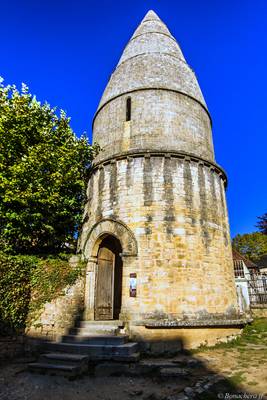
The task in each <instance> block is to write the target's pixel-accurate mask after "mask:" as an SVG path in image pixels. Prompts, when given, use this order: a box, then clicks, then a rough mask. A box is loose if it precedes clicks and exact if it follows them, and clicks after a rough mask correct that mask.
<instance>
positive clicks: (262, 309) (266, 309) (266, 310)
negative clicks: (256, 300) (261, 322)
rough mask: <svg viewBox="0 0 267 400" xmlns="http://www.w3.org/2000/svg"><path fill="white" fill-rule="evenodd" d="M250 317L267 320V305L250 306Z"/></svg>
mask: <svg viewBox="0 0 267 400" xmlns="http://www.w3.org/2000/svg"><path fill="white" fill-rule="evenodd" d="M251 312H252V316H253V317H256V318H267V304H255V305H253V306H251Z"/></svg>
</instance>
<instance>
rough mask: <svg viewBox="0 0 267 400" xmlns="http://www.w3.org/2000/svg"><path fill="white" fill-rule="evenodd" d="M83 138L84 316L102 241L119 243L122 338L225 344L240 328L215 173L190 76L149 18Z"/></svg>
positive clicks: (219, 175) (219, 176)
mask: <svg viewBox="0 0 267 400" xmlns="http://www.w3.org/2000/svg"><path fill="white" fill-rule="evenodd" d="M129 96H130V97H131V118H130V120H128V121H126V100H127V98H128V97H129ZM93 137H94V141H96V142H98V143H99V144H100V146H101V148H102V151H101V152H100V154H99V155H98V157H97V159H96V160H95V164H94V170H93V172H92V175H91V177H90V180H89V184H88V203H87V205H86V210H85V216H84V225H83V231H82V234H81V236H80V241H79V246H80V250H81V252H82V253H83V256H84V257H85V259H87V260H88V271H87V281H86V296H85V306H86V309H87V311H86V313H87V316H88V318H92V319H93V318H94V287H95V279H96V273H97V251H98V247H99V244H100V243H101V240H102V239H103V237H105V236H106V235H108V234H110V235H114V236H115V237H116V238H118V239H119V240H120V242H121V245H122V259H123V277H122V308H121V315H120V318H121V319H122V320H123V321H125V322H127V324H126V328H127V329H128V332H129V333H130V335H131V337H133V338H135V339H136V340H139V341H141V342H142V341H147V342H149V341H150V342H151V347H150V348H152V347H153V346H154V347H155V346H156V347H157V346H158V345H159V343H161V347H162V349H163V348H166V349H167V348H169V347H172V348H174V349H178V348H181V341H182V342H184V343H183V344H185V345H186V347H190V341H191V344H193V345H194V346H196V345H197V344H200V343H205V342H207V341H208V340H209V339H210V341H211V342H216V340H217V339H218V338H220V337H227V336H229V335H233V334H236V333H237V332H238V331H239V329H238V327H237V325H238V323H241V322H240V319H239V316H238V315H237V300H236V292H235V285H234V274H233V262H232V253H231V243H230V235H229V225H228V213H227V207H226V199H225V185H226V177H225V173H224V172H223V171H222V170H221V168H220V167H219V166H217V165H216V163H215V161H214V151H213V143H212V134H211V120H210V116H209V113H208V111H207V107H206V104H205V101H204V99H203V96H202V93H201V90H200V88H199V85H198V83H197V80H196V77H195V75H194V73H193V72H192V70H191V69H190V67H189V66H188V65H187V63H186V61H185V59H184V57H183V55H182V52H181V50H180V48H179V46H178V44H177V42H176V41H175V39H174V38H173V37H172V35H171V34H170V32H169V31H168V29H167V27H166V26H165V25H164V24H163V23H162V22H161V21H160V19H159V18H158V17H157V16H156V15H155V13H153V12H149V13H148V14H147V16H146V17H145V18H144V20H143V21H142V23H141V25H140V26H139V27H138V28H137V30H136V32H135V33H134V35H133V37H132V38H131V40H130V42H129V43H128V45H127V47H126V49H125V51H124V53H123V55H122V57H121V60H120V61H119V64H118V66H117V68H116V69H115V71H114V73H113V74H112V76H111V79H110V81H109V83H108V85H107V88H106V90H105V92H104V94H103V97H102V99H101V102H100V105H99V108H98V111H97V113H96V116H95V119H94V126H93ZM130 274H136V276H137V296H136V297H130V296H129V276H130ZM115 295H116V294H115ZM140 321H142V323H141V324H138V322H140ZM151 321H152V322H151ZM177 321H178V322H179V323H180V325H179V324H178V325H177ZM194 321H197V322H196V323H194ZM174 322H176V325H175V324H174ZM149 324H150V325H149ZM204 325H205V326H208V327H210V329H209V328H207V329H205V330H203V329H201V328H200V327H201V326H204ZM231 325H232V326H233V327H232V328H228V326H231ZM187 326H191V329H190V330H189V331H188V330H187V329H186V327H187ZM192 327H194V329H192ZM213 327H214V328H213ZM183 328H184V329H183ZM164 346H165V347H164Z"/></svg>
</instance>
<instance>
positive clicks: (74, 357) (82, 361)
mask: <svg viewBox="0 0 267 400" xmlns="http://www.w3.org/2000/svg"><path fill="white" fill-rule="evenodd" d="M38 362H41V363H46V364H66V365H79V366H82V367H84V368H85V369H86V368H87V367H88V356H86V355H82V354H70V353H46V354H41V356H40V357H39V360H38Z"/></svg>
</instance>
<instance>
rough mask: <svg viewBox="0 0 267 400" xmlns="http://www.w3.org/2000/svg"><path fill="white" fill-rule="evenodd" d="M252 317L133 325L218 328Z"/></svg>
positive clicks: (144, 321) (238, 324)
mask: <svg viewBox="0 0 267 400" xmlns="http://www.w3.org/2000/svg"><path fill="white" fill-rule="evenodd" d="M252 321H253V319H252V318H239V319H213V318H211V319H206V320H205V319H203V320H198V319H196V320H193V319H192V320H190V319H188V320H164V319H163V320H142V321H134V322H133V325H135V326H145V327H146V328H150V329H160V328H164V329H168V328H169V329H174V328H176V329H177V328H180V329H182V328H200V327H201V328H220V327H228V326H244V325H246V324H247V323H249V322H252Z"/></svg>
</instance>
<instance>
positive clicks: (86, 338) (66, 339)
mask: <svg viewBox="0 0 267 400" xmlns="http://www.w3.org/2000/svg"><path fill="white" fill-rule="evenodd" d="M128 339H129V337H128V336H127V335H117V336H113V335H88V334H81V333H79V334H78V335H66V336H63V337H62V339H61V340H62V342H63V343H87V344H99V345H119V344H125V343H127V342H128Z"/></svg>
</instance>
